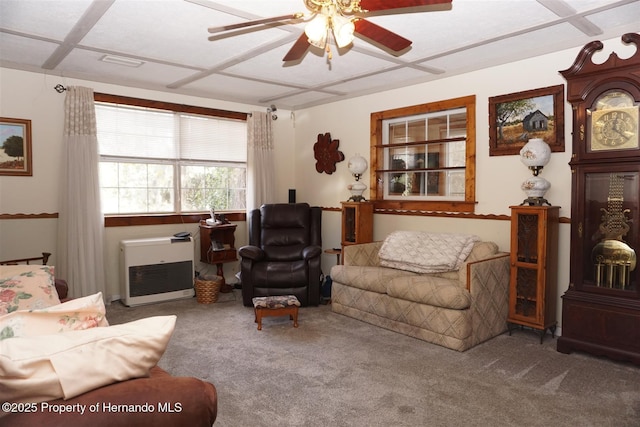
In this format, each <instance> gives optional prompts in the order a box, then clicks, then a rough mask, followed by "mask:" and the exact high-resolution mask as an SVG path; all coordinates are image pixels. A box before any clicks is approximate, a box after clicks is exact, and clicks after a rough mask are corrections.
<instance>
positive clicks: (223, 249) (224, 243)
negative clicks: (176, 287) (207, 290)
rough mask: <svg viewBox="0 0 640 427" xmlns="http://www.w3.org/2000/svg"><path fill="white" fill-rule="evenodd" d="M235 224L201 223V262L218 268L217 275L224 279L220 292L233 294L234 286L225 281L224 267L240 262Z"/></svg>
mask: <svg viewBox="0 0 640 427" xmlns="http://www.w3.org/2000/svg"><path fill="white" fill-rule="evenodd" d="M236 227H237V226H236V225H235V224H220V225H207V224H206V222H204V221H201V222H200V261H201V262H204V263H207V264H215V265H216V266H217V271H216V275H218V276H220V277H222V285H221V286H220V292H231V291H232V290H233V286H231V285H229V284H227V282H226V281H225V280H224V271H223V270H222V266H223V264H224V263H226V262H234V261H237V260H238V256H237V251H236V247H235V243H236V238H235V232H236Z"/></svg>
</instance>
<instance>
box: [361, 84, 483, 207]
mask: <svg viewBox="0 0 640 427" xmlns="http://www.w3.org/2000/svg"><path fill="white" fill-rule="evenodd" d="M455 108H466V110H467V126H466V128H467V136H466V148H465V150H466V153H465V155H466V166H465V199H464V200H451V201H447V200H385V199H384V187H383V184H384V183H383V182H381V181H379V178H380V179H382V178H381V175H382V173H383V172H382V171H383V170H384V169H385V167H384V164H383V163H384V149H385V148H388V145H383V144H382V132H383V123H382V122H383V120H387V119H395V118H401V117H407V116H414V115H419V114H425V113H433V112H439V111H446V110H452V109H455ZM370 146H371V157H370V159H371V167H370V172H369V173H370V181H369V182H370V183H371V185H370V199H371V201H373V202H374V206H375V209H376V211H383V212H386V213H394V212H397V213H402V214H405V215H406V214H411V213H414V214H416V215H420V214H423V213H424V212H433V211H436V212H474V210H475V205H476V203H477V202H476V200H475V198H476V97H475V95H469V96H464V97H460V98H453V99H448V100H444V101H437V102H430V103H427V104H419V105H413V106H410V107H401V108H396V109H392V110H384V111H378V112H375V113H371V141H370Z"/></svg>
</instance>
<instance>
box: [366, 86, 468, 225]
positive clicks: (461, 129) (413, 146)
mask: <svg viewBox="0 0 640 427" xmlns="http://www.w3.org/2000/svg"><path fill="white" fill-rule="evenodd" d="M475 128H476V126H475V95H472V96H466V97H461V98H455V99H449V100H446V101H438V102H433V103H429V104H421V105H414V106H411V107H404V108H398V109H394V110H386V111H380V112H376V113H372V114H371V165H372V167H371V200H373V201H374V202H375V207H376V210H383V211H384V210H388V211H391V212H393V211H398V212H402V213H416V214H419V213H420V212H424V211H438V212H439V211H442V212H473V211H474V207H475V203H476V200H475V158H476V138H475Z"/></svg>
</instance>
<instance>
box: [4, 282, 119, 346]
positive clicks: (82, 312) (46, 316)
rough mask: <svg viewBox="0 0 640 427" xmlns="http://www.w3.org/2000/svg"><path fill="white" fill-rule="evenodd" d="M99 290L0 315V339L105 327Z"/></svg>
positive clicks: (106, 323)
mask: <svg viewBox="0 0 640 427" xmlns="http://www.w3.org/2000/svg"><path fill="white" fill-rule="evenodd" d="M105 313H106V311H105V307H104V301H103V299H102V293H101V292H98V293H97V294H94V295H90V296H87V297H82V298H76V299H72V300H70V301H67V302H65V303H62V304H58V305H54V306H52V307H47V308H43V309H40V310H18V311H14V312H12V313H9V314H7V315H4V316H0V341H1V340H4V339H7V338H14V337H31V336H36V335H46V334H55V333H60V332H67V331H79V330H84V329H91V328H95V327H97V326H109V323H108V322H107V319H106V317H105Z"/></svg>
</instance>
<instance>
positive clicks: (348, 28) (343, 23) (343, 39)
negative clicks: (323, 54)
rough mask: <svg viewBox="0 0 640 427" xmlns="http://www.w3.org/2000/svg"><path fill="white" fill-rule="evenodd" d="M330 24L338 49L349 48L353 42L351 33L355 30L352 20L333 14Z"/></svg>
mask: <svg viewBox="0 0 640 427" xmlns="http://www.w3.org/2000/svg"><path fill="white" fill-rule="evenodd" d="M331 24H332V27H333V37H334V38H335V40H336V44H337V45H338V47H340V48H343V47H346V46H349V45H350V44H351V43H352V42H353V39H354V36H353V33H354V32H355V29H356V27H355V25H354V24H353V20H352V19H351V18H347V17H345V16H342V15H339V14H334V15H333V16H332V17H331Z"/></svg>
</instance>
